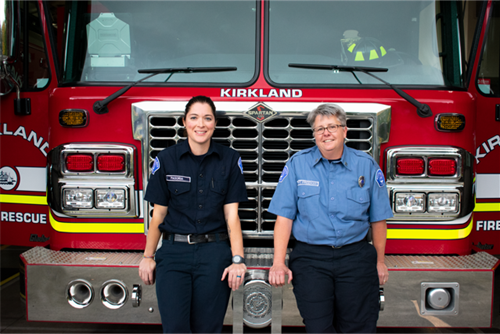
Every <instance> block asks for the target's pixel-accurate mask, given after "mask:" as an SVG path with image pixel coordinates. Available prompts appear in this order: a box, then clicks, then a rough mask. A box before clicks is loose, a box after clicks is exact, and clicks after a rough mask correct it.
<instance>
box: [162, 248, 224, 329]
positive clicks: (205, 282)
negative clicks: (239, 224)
mask: <svg viewBox="0 0 500 334" xmlns="http://www.w3.org/2000/svg"><path fill="white" fill-rule="evenodd" d="M231 256H232V255H231V248H230V245H229V241H228V240H224V241H216V242H209V243H202V244H195V245H189V244H188V243H185V242H174V241H172V240H163V244H162V246H161V248H160V249H159V250H158V251H157V253H156V295H157V298H158V307H159V309H160V315H161V322H162V325H163V331H164V333H191V332H192V333H220V332H221V331H222V324H223V322H224V316H225V314H226V309H227V305H228V301H229V296H230V292H231V291H230V289H229V286H228V283H227V279H226V280H224V281H221V278H222V273H223V271H224V269H225V268H226V267H227V266H229V265H231Z"/></svg>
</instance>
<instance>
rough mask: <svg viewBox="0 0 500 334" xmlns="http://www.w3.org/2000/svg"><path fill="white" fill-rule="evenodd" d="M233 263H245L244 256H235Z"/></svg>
mask: <svg viewBox="0 0 500 334" xmlns="http://www.w3.org/2000/svg"><path fill="white" fill-rule="evenodd" d="M233 263H243V258H242V257H241V256H239V255H235V256H233Z"/></svg>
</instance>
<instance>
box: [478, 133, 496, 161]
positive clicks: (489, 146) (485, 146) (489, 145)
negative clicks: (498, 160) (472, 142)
mask: <svg viewBox="0 0 500 334" xmlns="http://www.w3.org/2000/svg"><path fill="white" fill-rule="evenodd" d="M497 146H498V147H500V135H495V136H493V137H491V138H490V139H488V140H486V141H485V142H483V143H482V144H481V145H480V146H479V147H478V148H477V149H476V163H479V159H482V158H484V157H485V156H486V155H488V153H490V152H491V151H493V150H494V149H495V148H497ZM481 149H482V150H483V151H484V152H485V153H481Z"/></svg>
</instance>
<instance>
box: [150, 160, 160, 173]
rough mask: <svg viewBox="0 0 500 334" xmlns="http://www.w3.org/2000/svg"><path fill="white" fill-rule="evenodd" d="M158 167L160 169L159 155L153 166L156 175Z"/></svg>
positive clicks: (152, 170)
mask: <svg viewBox="0 0 500 334" xmlns="http://www.w3.org/2000/svg"><path fill="white" fill-rule="evenodd" d="M158 169H160V160H158V157H156V158H155V161H154V162H153V167H152V168H151V174H153V175H155V173H156V171H157V170H158Z"/></svg>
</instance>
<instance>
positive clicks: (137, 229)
mask: <svg viewBox="0 0 500 334" xmlns="http://www.w3.org/2000/svg"><path fill="white" fill-rule="evenodd" d="M49 217H50V225H52V228H53V229H54V230H56V231H57V232H66V233H144V224H142V223H129V224H124V223H63V222H59V221H57V220H56V219H55V218H54V216H52V212H49Z"/></svg>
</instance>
